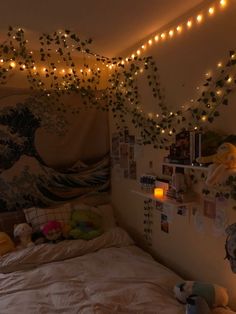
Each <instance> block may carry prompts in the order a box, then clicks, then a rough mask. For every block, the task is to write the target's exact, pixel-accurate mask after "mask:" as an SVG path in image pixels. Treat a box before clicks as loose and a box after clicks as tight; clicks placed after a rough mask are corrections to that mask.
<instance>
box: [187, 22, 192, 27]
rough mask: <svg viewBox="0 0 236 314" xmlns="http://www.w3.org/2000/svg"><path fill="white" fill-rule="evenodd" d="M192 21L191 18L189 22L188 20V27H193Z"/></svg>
mask: <svg viewBox="0 0 236 314" xmlns="http://www.w3.org/2000/svg"><path fill="white" fill-rule="evenodd" d="M192 24H193V23H192V21H191V20H189V21H188V22H187V26H188V28H191V27H192Z"/></svg>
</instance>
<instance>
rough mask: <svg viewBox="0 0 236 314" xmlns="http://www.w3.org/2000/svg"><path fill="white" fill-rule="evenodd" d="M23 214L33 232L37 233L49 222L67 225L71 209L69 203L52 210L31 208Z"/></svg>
mask: <svg viewBox="0 0 236 314" xmlns="http://www.w3.org/2000/svg"><path fill="white" fill-rule="evenodd" d="M24 213H25V219H26V221H27V222H28V223H29V224H31V226H32V228H33V231H39V230H40V228H41V227H42V226H43V225H44V224H45V223H47V222H48V221H50V220H57V221H59V222H61V223H62V224H68V223H69V221H70V216H71V207H70V204H69V203H66V204H63V205H60V206H58V207H52V208H38V207H31V208H27V209H24Z"/></svg>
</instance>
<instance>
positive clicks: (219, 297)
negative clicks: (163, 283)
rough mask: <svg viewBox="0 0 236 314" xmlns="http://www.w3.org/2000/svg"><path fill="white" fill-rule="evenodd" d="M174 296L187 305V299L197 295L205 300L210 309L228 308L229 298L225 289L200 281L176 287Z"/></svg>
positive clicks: (184, 283)
mask: <svg viewBox="0 0 236 314" xmlns="http://www.w3.org/2000/svg"><path fill="white" fill-rule="evenodd" d="M174 294H175V297H176V299H177V300H179V301H180V302H181V303H184V304H186V303H187V298H188V297H190V296H191V295H196V296H199V297H201V298H203V299H204V300H205V301H206V302H207V304H208V306H209V307H210V308H214V307H217V306H226V305H227V304H228V302H229V297H228V294H227V291H226V289H225V288H223V287H221V286H218V285H215V284H211V283H204V282H198V281H184V282H181V283H179V284H177V285H175V287H174Z"/></svg>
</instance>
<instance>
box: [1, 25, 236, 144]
mask: <svg viewBox="0 0 236 314" xmlns="http://www.w3.org/2000/svg"><path fill="white" fill-rule="evenodd" d="M91 42H92V40H91V39H87V40H83V39H81V38H80V37H78V35H77V34H75V33H73V32H71V31H70V30H64V31H58V32H54V33H52V34H46V33H44V34H42V35H41V36H40V37H39V46H40V47H39V49H38V52H37V53H32V52H31V49H30V48H29V43H28V40H27V39H26V37H25V32H24V30H23V29H15V28H13V27H9V30H8V33H7V38H6V40H5V41H4V42H2V43H1V44H0V58H1V60H0V61H1V62H0V84H7V82H8V80H9V78H10V77H11V75H12V72H13V71H14V70H15V67H17V69H19V70H20V71H22V72H24V73H26V79H27V82H28V85H29V88H30V89H31V97H29V99H28V100H27V104H28V105H29V106H34V107H35V111H37V110H38V114H39V115H40V114H45V112H46V113H48V120H47V121H48V122H45V123H46V125H44V126H45V127H48V128H50V123H51V122H52V121H50V118H49V116H50V113H52V112H55V111H57V115H58V116H60V117H61V120H62V123H63V113H64V111H65V106H64V103H63V96H65V95H71V94H73V93H77V94H80V95H81V97H82V101H83V107H84V108H95V109H98V110H103V111H109V110H110V111H111V112H112V113H113V117H114V119H115V121H116V127H117V129H118V130H122V129H124V128H126V127H127V126H128V125H129V123H130V122H131V123H133V125H134V127H135V128H136V129H138V130H139V131H140V135H141V138H142V141H143V144H152V145H153V146H154V148H165V149H169V145H170V143H171V141H172V138H171V135H172V134H174V133H176V132H178V131H180V130H181V129H183V128H185V129H189V130H193V129H198V130H202V129H204V128H205V127H206V122H209V123H213V122H214V120H215V118H216V117H218V116H219V115H220V113H219V107H220V106H221V105H228V104H229V100H228V97H229V95H230V93H231V92H232V91H233V90H234V88H235V85H236V80H235V76H234V75H235V65H236V54H235V52H234V51H230V56H229V59H228V61H227V62H226V64H225V65H224V66H222V67H221V68H220V69H219V73H217V75H216V76H215V78H214V77H213V76H211V77H207V78H206V81H205V82H204V84H203V90H202V91H201V94H200V97H199V98H198V99H197V101H196V103H195V104H194V103H193V104H191V106H190V107H189V108H188V109H187V110H185V111H182V110H178V111H177V112H170V111H169V110H168V108H167V106H166V104H165V98H164V95H163V90H162V87H161V83H160V78H159V74H158V68H157V65H156V63H155V61H154V60H153V58H152V57H151V56H147V57H137V56H135V57H134V58H132V57H131V58H128V59H126V60H124V59H123V58H121V57H116V58H107V57H105V56H100V55H98V54H97V53H95V52H93V51H92V50H91V49H90V48H89V45H90V44H91ZM40 62H41V63H43V65H44V67H45V69H44V71H43V73H42V71H39V70H38V67H37V65H38V64H39V63H40ZM90 63H92V66H91V65H90ZM95 63H97V65H96V66H93V64H95ZM58 67H60V68H61V69H63V70H61V73H60V74H59V73H58ZM109 68H110V69H111V70H110V73H109V74H108V72H109V70H108V69H109ZM63 71H64V72H63ZM144 74H146V80H147V84H148V86H149V87H150V92H151V94H152V96H153V98H154V99H155V101H156V106H157V110H158V111H159V115H154V116H152V117H150V116H147V115H146V114H145V113H144V112H143V111H142V105H143V104H142V98H141V93H140V91H139V88H138V78H139V76H140V75H144ZM104 80H105V84H104V85H105V87H104V88H101V84H102V82H103V81H104ZM67 110H70V111H71V112H72V113H74V114H77V113H79V111H80V108H79V107H78V106H74V107H73V106H70V107H69V108H67ZM64 124H66V123H64Z"/></svg>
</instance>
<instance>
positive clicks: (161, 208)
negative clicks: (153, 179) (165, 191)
mask: <svg viewBox="0 0 236 314" xmlns="http://www.w3.org/2000/svg"><path fill="white" fill-rule="evenodd" d="M155 207H156V209H157V210H158V211H160V212H162V211H163V203H161V202H158V201H156V204H155Z"/></svg>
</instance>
